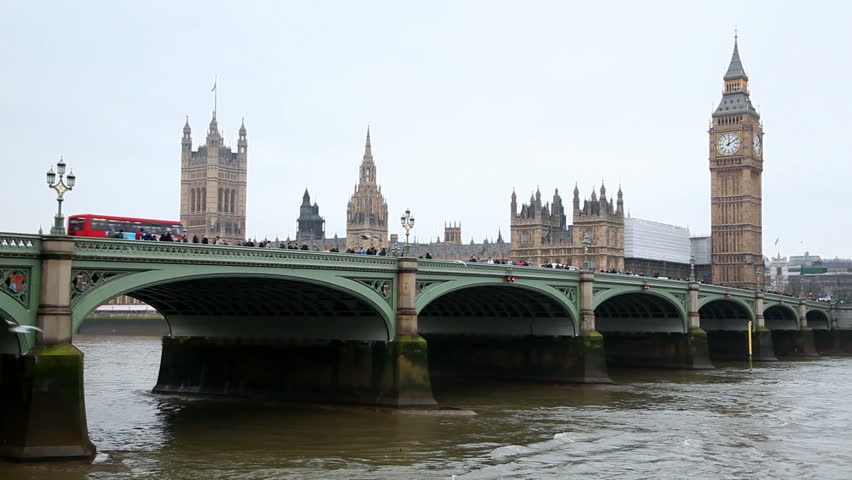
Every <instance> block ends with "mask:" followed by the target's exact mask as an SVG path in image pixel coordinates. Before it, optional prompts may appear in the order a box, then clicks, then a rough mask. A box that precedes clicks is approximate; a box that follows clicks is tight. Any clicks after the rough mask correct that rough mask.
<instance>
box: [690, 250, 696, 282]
mask: <svg viewBox="0 0 852 480" xmlns="http://www.w3.org/2000/svg"><path fill="white" fill-rule="evenodd" d="M689 281H690V282H694V281H695V255H690V256H689Z"/></svg>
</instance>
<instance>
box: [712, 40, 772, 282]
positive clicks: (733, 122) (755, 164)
mask: <svg viewBox="0 0 852 480" xmlns="http://www.w3.org/2000/svg"><path fill="white" fill-rule="evenodd" d="M724 82H725V89H724V91H723V92H722V101H721V102H719V106H718V108H716V111H715V112H713V117H712V122H711V125H710V131H709V134H710V138H709V143H710V145H709V147H710V196H711V207H710V215H711V242H712V268H713V274H712V280H713V282H714V283H718V284H722V285H730V286H732V287H743V288H753V287H754V285H755V282H756V280H757V271H756V269H759V268H762V266H763V253H762V221H761V198H762V194H761V191H762V189H761V175H762V173H763V128H762V124H761V122H760V115H759V114H758V113H757V111H756V110H755V109H754V107H753V106H752V104H751V99H750V98H749V89H748V76H747V75H746V72H745V70H744V69H743V65H742V62H741V61H740V53H739V50H738V48H737V37H736V36H735V37H734V53H733V56H732V57H731V64H730V66H729V67H728V71H727V73H725V77H724Z"/></svg>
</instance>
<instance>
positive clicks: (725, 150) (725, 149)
mask: <svg viewBox="0 0 852 480" xmlns="http://www.w3.org/2000/svg"><path fill="white" fill-rule="evenodd" d="M716 148H718V149H719V153H721V154H722V155H732V154H734V153H737V151H738V150H739V149H740V136H739V135H737V134H736V133H733V132H728V133H726V134H724V135H722V136H721V137H719V142H718V143H717V144H716Z"/></svg>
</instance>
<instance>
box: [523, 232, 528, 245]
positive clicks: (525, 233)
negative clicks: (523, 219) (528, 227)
mask: <svg viewBox="0 0 852 480" xmlns="http://www.w3.org/2000/svg"><path fill="white" fill-rule="evenodd" d="M521 243H522V244H523V245H529V244H530V232H524V234H523V236H522V237H521Z"/></svg>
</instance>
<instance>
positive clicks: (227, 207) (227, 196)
mask: <svg viewBox="0 0 852 480" xmlns="http://www.w3.org/2000/svg"><path fill="white" fill-rule="evenodd" d="M224 193H225V200H224V201H223V202H222V203H224V205H225V209H224V210H225V211H226V212H230V211H231V207H230V205H229V201H230V200H231V190H229V189H227V188H226V189H225V192H224ZM225 228H228V227H225Z"/></svg>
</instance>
